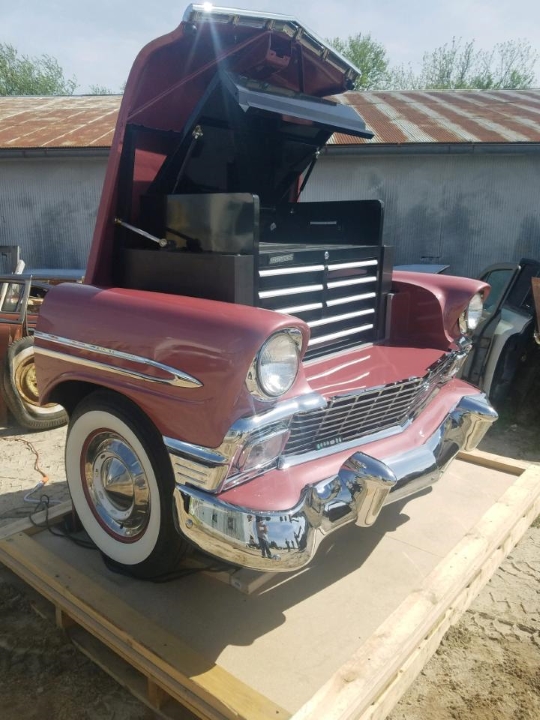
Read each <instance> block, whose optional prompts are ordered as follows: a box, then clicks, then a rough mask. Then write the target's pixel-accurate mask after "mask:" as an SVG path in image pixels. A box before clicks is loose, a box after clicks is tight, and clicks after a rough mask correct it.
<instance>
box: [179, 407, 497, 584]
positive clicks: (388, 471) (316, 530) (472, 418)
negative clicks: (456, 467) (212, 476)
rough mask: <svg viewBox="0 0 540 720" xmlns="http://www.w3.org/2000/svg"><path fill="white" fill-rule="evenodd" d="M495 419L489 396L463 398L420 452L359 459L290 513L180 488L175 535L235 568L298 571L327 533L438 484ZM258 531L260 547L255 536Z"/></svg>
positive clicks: (308, 492)
mask: <svg viewBox="0 0 540 720" xmlns="http://www.w3.org/2000/svg"><path fill="white" fill-rule="evenodd" d="M496 419H497V413H496V412H495V411H494V410H493V408H492V407H491V405H490V404H489V402H488V400H487V398H486V397H485V395H483V394H475V395H467V396H465V397H462V398H461V400H460V401H459V403H458V404H457V405H456V407H455V408H454V409H453V410H452V411H450V412H449V413H448V415H447V416H446V417H445V419H444V420H443V422H442V423H441V424H440V425H439V427H437V429H436V430H435V432H433V434H432V435H431V436H430V437H428V438H427V439H426V441H425V442H424V444H422V445H421V446H419V447H416V448H414V449H412V450H409V451H406V452H403V453H401V454H399V455H396V456H392V457H389V458H386V459H385V460H384V461H382V460H379V459H376V458H374V457H371V456H370V455H367V454H365V453H363V452H355V453H354V454H353V455H351V456H350V457H349V458H348V459H347V460H346V462H344V463H343V465H342V466H341V468H340V470H339V472H338V473H337V475H335V476H333V477H330V478H327V479H325V480H322V481H320V482H318V483H316V484H314V485H308V486H307V487H305V488H304V490H303V493H302V496H301V499H300V501H299V502H298V504H297V505H296V506H295V507H293V508H284V509H283V510H277V511H276V510H273V511H272V512H266V511H264V510H253V509H249V508H243V507H239V506H237V505H232V504H230V503H227V502H224V501H223V500H221V499H220V498H219V497H218V496H215V495H210V494H208V493H206V492H202V491H200V490H197V489H195V488H192V487H188V486H186V485H182V484H180V483H177V484H176V488H175V492H174V497H175V507H176V522H177V527H178V529H179V531H180V532H181V534H182V535H184V536H185V537H186V539H187V540H189V541H190V542H191V543H192V544H193V545H195V546H196V547H198V548H200V549H201V550H203V551H204V552H207V553H209V554H210V555H214V556H216V557H219V558H221V559H223V560H225V561H227V562H230V563H233V564H235V565H241V566H244V567H249V568H253V569H255V570H261V571H272V572H276V571H283V572H287V571H291V570H297V569H298V568H301V567H303V566H304V565H306V564H307V563H308V562H309V561H310V560H311V559H312V557H313V556H314V555H315V553H316V551H317V548H318V546H319V544H320V542H321V540H322V539H323V537H325V536H326V535H328V534H329V533H331V532H333V531H334V530H337V529H338V528H340V527H341V526H342V525H345V524H346V523H350V522H355V523H356V524H357V525H360V526H363V527H368V526H370V525H372V524H373V523H374V522H375V520H376V519H377V516H378V515H379V513H380V511H381V509H382V508H383V506H384V505H387V504H389V503H392V502H395V501H397V500H401V499H403V498H405V497H407V496H409V495H412V494H414V493H417V492H418V491H420V490H422V489H423V488H425V487H428V486H429V485H432V484H433V483H435V482H436V481H437V480H438V479H439V477H440V476H441V474H442V472H443V471H444V469H445V468H446V466H447V465H448V463H449V462H450V461H451V460H452V459H453V458H454V457H455V456H456V455H457V453H458V452H459V451H460V450H473V449H474V448H475V447H476V446H477V445H478V443H479V442H480V440H481V439H482V438H483V436H484V435H485V433H486V431H487V430H488V428H489V426H490V425H491V423H492V422H493V421H494V420H496ZM261 524H264V526H265V532H264V535H263V537H262V539H261V538H259V537H258V534H257V526H258V525H259V527H260V526H261Z"/></svg>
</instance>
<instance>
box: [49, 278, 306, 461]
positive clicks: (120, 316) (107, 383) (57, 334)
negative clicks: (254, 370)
mask: <svg viewBox="0 0 540 720" xmlns="http://www.w3.org/2000/svg"><path fill="white" fill-rule="evenodd" d="M291 327H294V328H298V329H299V330H300V331H301V332H302V336H303V347H302V353H303V352H304V351H305V349H306V346H307V342H308V337H309V330H308V328H307V326H306V325H305V324H304V323H303V322H302V321H301V320H298V319H296V318H291V317H287V316H284V315H280V314H278V313H274V312H271V311H268V310H261V309H259V308H252V307H247V306H244V305H233V304H231V303H223V302H216V301H213V300H202V299H199V298H191V297H183V296H177V295H166V294H163V293H153V292H146V291H140V290H128V289H123V288H110V289H100V288H97V287H93V286H91V285H79V284H70V283H65V284H63V285H61V286H59V287H57V288H53V289H52V290H51V291H50V292H49V293H48V295H47V298H46V301H45V303H44V304H43V307H42V309H41V313H40V317H39V322H38V326H37V334H36V371H37V374H38V383H39V388H40V396H41V399H42V402H44V403H46V402H47V401H48V399H49V398H50V397H51V394H53V392H54V390H55V388H57V387H58V386H59V385H60V384H62V383H65V382H69V381H78V382H86V383H93V384H95V385H100V386H102V387H108V388H110V389H112V390H115V391H117V392H121V393H122V394H123V395H125V396H126V397H128V398H130V399H131V400H132V401H133V402H135V403H136V404H137V405H138V406H139V407H141V409H142V410H143V411H144V412H145V413H146V414H147V415H148V416H149V417H150V418H151V420H152V421H153V422H154V424H155V425H156V427H157V428H158V430H159V431H160V432H161V434H162V435H166V436H169V437H176V438H178V439H182V440H185V441H187V442H192V443H196V444H202V445H205V446H207V447H217V446H218V445H219V444H220V443H221V441H222V440H223V437H224V435H225V433H226V432H227V430H228V429H229V427H230V425H231V424H232V423H233V422H234V421H235V420H237V419H238V418H240V417H243V416H245V415H251V414H253V413H254V412H257V411H260V410H261V409H262V408H267V407H268V406H269V403H262V402H261V401H259V400H256V399H255V398H254V397H253V396H252V395H251V394H250V393H249V392H248V390H247V388H246V386H245V379H246V375H247V372H248V369H249V366H250V364H251V362H252V360H253V358H254V357H255V355H256V354H257V352H258V350H259V349H260V347H261V345H262V344H263V342H264V341H265V340H266V339H267V338H268V336H269V335H271V334H272V333H274V332H276V331H278V330H281V329H284V328H291ZM51 336H54V337H53V338H51ZM88 346H94V347H96V346H97V348H99V349H101V352H100V351H99V350H92V348H91V347H88ZM103 349H105V350H106V351H112V353H110V354H108V355H107V354H105V355H104V353H103ZM129 356H136V357H137V358H139V360H138V362H133V361H131V360H130V358H129ZM145 358H146V359H148V360H149V361H150V362H149V363H147V366H146V368H145V365H144V359H145ZM141 359H143V362H142V363H141ZM104 362H105V365H107V364H108V365H109V366H112V367H113V370H111V369H110V368H109V369H108V370H107V367H105V369H100V367H99V366H100V365H102V364H103V363H104ZM161 365H163V366H166V367H167V368H169V369H171V368H172V369H176V370H177V371H179V372H180V373H184V374H186V375H188V376H191V377H192V378H194V379H196V380H197V381H198V384H193V385H192V386H181V385H180V386H178V385H175V384H168V383H167V382H165V380H164V378H165V379H166V377H167V372H165V376H164V375H163V372H162V371H161V370H160V367H159V366H161ZM141 367H142V369H143V370H144V371H145V372H144V375H146V376H147V377H146V379H144V378H140V377H137V373H138V372H139V374H140V371H141ZM118 370H120V373H118ZM148 376H150V377H148ZM169 376H170V373H169ZM303 392H309V386H308V384H307V382H306V380H305V377H304V375H303V370H302V368H301V369H300V372H299V376H298V378H297V380H296V382H295V384H294V386H293V388H291V390H290V391H289V393H288V395H286V396H283V397H282V398H280V399H284V398H286V397H288V396H291V395H298V394H301V393H303Z"/></svg>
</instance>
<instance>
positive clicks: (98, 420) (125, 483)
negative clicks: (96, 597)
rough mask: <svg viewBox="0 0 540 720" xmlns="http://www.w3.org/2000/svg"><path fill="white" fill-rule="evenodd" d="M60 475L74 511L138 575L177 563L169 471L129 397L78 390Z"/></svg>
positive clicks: (154, 574) (179, 543)
mask: <svg viewBox="0 0 540 720" xmlns="http://www.w3.org/2000/svg"><path fill="white" fill-rule="evenodd" d="M66 475H67V480H68V485H69V490H70V493H71V498H72V500H73V505H74V507H75V510H76V511H77V514H78V516H79V519H80V521H81V523H82V525H83V527H84V528H85V530H86V532H87V533H88V535H89V536H90V538H91V539H92V540H93V541H94V543H95V544H96V545H97V547H98V548H99V549H100V550H101V552H102V553H103V554H104V555H105V556H106V557H107V558H109V559H110V560H112V561H113V562H114V563H115V564H116V565H118V566H120V568H122V569H123V570H124V571H126V572H128V573H129V574H131V575H135V576H136V577H141V578H158V577H159V576H161V575H164V574H166V573H169V572H171V571H172V570H174V569H175V568H176V567H177V565H178V562H179V560H180V559H181V557H182V556H183V555H184V554H185V553H186V551H187V549H188V543H187V542H186V541H185V540H184V539H183V538H182V537H181V536H180V535H179V534H178V532H177V531H176V528H175V526H174V520H173V489H174V476H173V471H172V468H171V464H170V461H169V458H168V455H167V452H166V450H165V446H164V444H163V440H162V438H161V436H160V434H159V432H158V431H157V429H156V428H155V427H154V426H153V425H152V424H151V423H150V421H149V420H148V419H147V418H146V416H145V415H144V414H143V413H142V412H141V410H140V409H139V408H138V407H137V406H136V405H134V404H133V403H131V402H130V401H128V400H126V399H125V398H123V397H122V396H120V395H116V394H115V393H112V392H108V391H101V390H100V391H98V392H95V393H92V395H89V396H88V397H87V398H85V399H84V400H83V401H82V402H81V403H80V404H79V405H78V406H77V408H76V409H75V412H74V413H73V415H72V417H71V419H70V423H69V427H68V433H67V440H66Z"/></svg>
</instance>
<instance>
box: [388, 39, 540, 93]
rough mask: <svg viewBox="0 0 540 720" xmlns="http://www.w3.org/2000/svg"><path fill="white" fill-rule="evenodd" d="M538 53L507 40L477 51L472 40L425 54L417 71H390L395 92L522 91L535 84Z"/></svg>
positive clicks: (408, 68) (407, 68) (524, 43)
mask: <svg viewBox="0 0 540 720" xmlns="http://www.w3.org/2000/svg"><path fill="white" fill-rule="evenodd" d="M538 58H539V55H538V53H537V52H536V50H534V49H533V48H532V46H531V44H530V43H529V42H528V41H526V40H507V41H506V42H503V43H498V44H497V45H495V46H494V47H493V49H492V50H481V49H477V48H476V46H475V41H474V40H469V41H466V42H465V41H463V40H462V38H453V39H452V42H451V43H446V44H445V45H441V46H440V47H438V48H436V49H435V50H432V51H431V52H427V53H425V54H424V57H423V59H422V65H421V67H420V71H419V72H416V73H415V72H414V70H413V69H412V67H411V66H410V65H408V66H400V67H397V68H393V69H392V70H391V71H390V77H389V87H390V88H392V89H395V90H405V89H409V90H420V89H425V90H434V89H458V90H459V89H473V88H474V89H478V90H503V89H516V90H517V89H524V88H529V87H531V86H532V85H533V84H534V82H535V74H534V68H535V65H536V62H537V60H538Z"/></svg>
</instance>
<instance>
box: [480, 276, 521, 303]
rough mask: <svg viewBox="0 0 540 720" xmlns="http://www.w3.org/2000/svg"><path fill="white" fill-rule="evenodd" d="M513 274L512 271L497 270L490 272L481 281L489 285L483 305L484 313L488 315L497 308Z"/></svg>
mask: <svg viewBox="0 0 540 720" xmlns="http://www.w3.org/2000/svg"><path fill="white" fill-rule="evenodd" d="M513 273H514V270H511V269H509V268H501V269H499V270H492V271H491V272H490V273H488V274H487V275H485V276H484V277H483V278H482V280H484V281H485V282H487V283H489V285H491V290H490V293H489V295H488V297H487V299H486V302H485V303H484V312H485V313H488V314H490V313H492V312H493V310H495V309H496V308H497V306H498V304H499V302H500V300H501V298H502V296H503V295H504V291H505V290H506V286H507V285H508V282H509V281H510V279H511V277H512V275H513Z"/></svg>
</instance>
